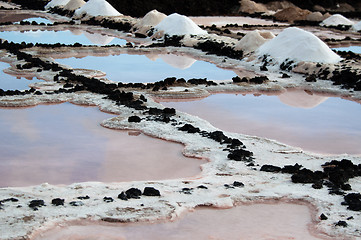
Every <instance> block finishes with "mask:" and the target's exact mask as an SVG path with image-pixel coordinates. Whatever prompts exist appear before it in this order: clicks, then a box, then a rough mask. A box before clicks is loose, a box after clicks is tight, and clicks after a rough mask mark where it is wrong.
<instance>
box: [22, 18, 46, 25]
mask: <svg viewBox="0 0 361 240" xmlns="http://www.w3.org/2000/svg"><path fill="white" fill-rule="evenodd" d="M23 21H24V22H25V21H26V22H33V21H35V22H36V23H38V24H40V23H44V24H48V23H49V24H51V23H53V22H52V21H50V20H48V19H46V18H42V17H33V18H27V19H24V20H23ZM16 23H20V21H19V22H16Z"/></svg>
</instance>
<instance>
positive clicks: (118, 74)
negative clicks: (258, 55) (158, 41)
mask: <svg viewBox="0 0 361 240" xmlns="http://www.w3.org/2000/svg"><path fill="white" fill-rule="evenodd" d="M55 61H57V62H59V63H61V64H65V65H68V66H70V67H72V68H85V69H95V70H100V71H103V72H105V73H106V78H108V79H109V80H112V81H114V82H123V83H151V82H157V81H161V80H164V79H165V78H167V77H177V78H184V79H185V80H188V79H191V78H207V79H208V80H230V79H231V78H232V77H234V76H235V73H234V72H233V71H230V70H226V69H222V68H218V67H217V66H216V65H214V64H212V63H208V62H204V61H197V60H195V59H193V58H191V57H188V56H179V55H174V54H159V55H154V54H152V55H130V54H120V55H115V56H87V57H84V58H74V57H72V58H64V59H56V60H55Z"/></svg>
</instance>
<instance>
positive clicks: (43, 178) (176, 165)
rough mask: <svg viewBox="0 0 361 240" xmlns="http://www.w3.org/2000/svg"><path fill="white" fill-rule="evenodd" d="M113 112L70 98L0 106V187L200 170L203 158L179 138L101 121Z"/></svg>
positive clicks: (180, 174) (170, 176)
mask: <svg viewBox="0 0 361 240" xmlns="http://www.w3.org/2000/svg"><path fill="white" fill-rule="evenodd" d="M113 116H114V115H111V114H107V113H104V112H101V111H100V110H98V109H97V108H96V107H84V106H78V105H73V104H70V103H63V104H58V105H39V106H36V107H33V108H0V135H1V136H2V137H1V139H0V152H1V156H0V187H8V186H30V185H37V184H41V183H45V182H47V183H50V184H71V183H75V182H85V181H102V182H121V181H141V180H162V179H175V178H183V177H193V176H196V175H198V174H199V173H200V172H201V169H200V165H201V164H203V163H206V161H205V160H199V159H193V158H186V157H184V156H183V155H182V150H183V145H181V144H177V143H173V142H167V141H164V140H160V139H156V138H151V137H148V136H145V135H144V134H141V133H140V132H133V131H120V130H111V129H107V128H104V127H102V126H100V123H101V121H103V120H105V119H107V118H110V117H113Z"/></svg>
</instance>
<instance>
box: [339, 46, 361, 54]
mask: <svg viewBox="0 0 361 240" xmlns="http://www.w3.org/2000/svg"><path fill="white" fill-rule="evenodd" d="M333 49H334V50H338V51H346V52H348V51H351V52H354V53H359V54H361V46H350V47H341V48H333Z"/></svg>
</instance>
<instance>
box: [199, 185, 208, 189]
mask: <svg viewBox="0 0 361 240" xmlns="http://www.w3.org/2000/svg"><path fill="white" fill-rule="evenodd" d="M197 188H199V189H208V188H207V187H206V186H204V185H199V186H198V187H197Z"/></svg>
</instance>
